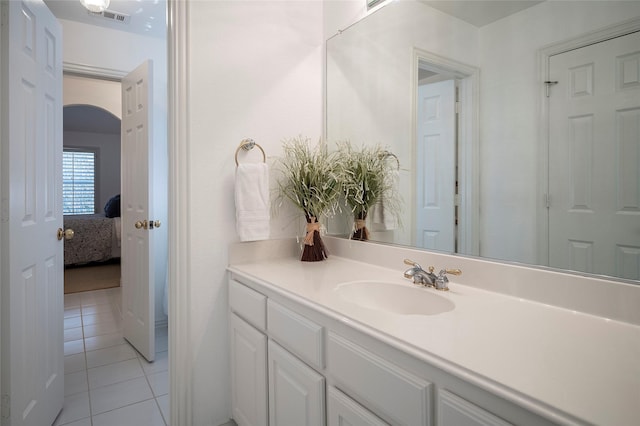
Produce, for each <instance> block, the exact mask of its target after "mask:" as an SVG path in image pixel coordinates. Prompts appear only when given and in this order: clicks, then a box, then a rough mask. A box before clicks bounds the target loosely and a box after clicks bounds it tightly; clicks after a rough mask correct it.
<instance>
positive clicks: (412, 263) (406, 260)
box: [404, 259, 422, 269]
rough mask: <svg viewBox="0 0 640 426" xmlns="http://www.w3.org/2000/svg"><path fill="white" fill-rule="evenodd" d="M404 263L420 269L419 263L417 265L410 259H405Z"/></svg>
mask: <svg viewBox="0 0 640 426" xmlns="http://www.w3.org/2000/svg"><path fill="white" fill-rule="evenodd" d="M404 264H405V265H409V266H413V267H414V268H418V269H422V267H421V266H420V265H418V264H417V263H416V262H414V261H413V260H411V259H405V260H404Z"/></svg>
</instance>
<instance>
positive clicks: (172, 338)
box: [167, 0, 193, 426]
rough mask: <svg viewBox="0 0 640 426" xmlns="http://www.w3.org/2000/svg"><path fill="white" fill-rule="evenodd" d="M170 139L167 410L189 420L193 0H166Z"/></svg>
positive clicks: (175, 419) (176, 421)
mask: <svg viewBox="0 0 640 426" xmlns="http://www.w3.org/2000/svg"><path fill="white" fill-rule="evenodd" d="M167 12H168V15H167V16H168V30H167V49H168V50H167V52H168V65H169V66H168V83H169V87H168V109H167V110H168V114H167V119H168V125H169V126H168V127H169V132H168V145H169V212H168V213H169V256H168V257H169V277H168V279H169V386H170V387H169V400H170V401H169V407H170V409H169V411H170V421H169V422H168V423H169V424H171V425H176V426H178V425H181V426H182V425H191V424H193V422H192V404H193V402H192V391H191V389H192V385H193V371H192V368H193V362H192V361H193V359H192V358H193V354H192V349H193V348H192V339H191V319H190V312H191V277H190V273H189V271H190V261H189V259H190V258H191V241H190V235H191V234H190V226H189V221H188V212H189V200H190V197H189V188H190V185H189V173H188V160H189V144H190V138H189V137H190V135H189V103H188V98H189V68H188V65H189V32H188V30H187V28H188V23H189V3H188V2H186V1H180V0H169V1H167Z"/></svg>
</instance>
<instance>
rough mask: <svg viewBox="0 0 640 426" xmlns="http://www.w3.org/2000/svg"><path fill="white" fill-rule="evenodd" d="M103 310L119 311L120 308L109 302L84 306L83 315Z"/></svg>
mask: <svg viewBox="0 0 640 426" xmlns="http://www.w3.org/2000/svg"><path fill="white" fill-rule="evenodd" d="M102 312H118V309H117V308H115V307H114V306H113V305H109V304H105V305H91V306H83V307H82V315H95V314H99V313H102Z"/></svg>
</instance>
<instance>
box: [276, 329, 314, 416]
mask: <svg viewBox="0 0 640 426" xmlns="http://www.w3.org/2000/svg"><path fill="white" fill-rule="evenodd" d="M324 413H325V409H324V377H322V376H321V375H320V374H318V373H317V372H315V371H314V370H313V369H311V367H309V366H308V365H306V364H305V363H303V362H302V361H300V360H299V359H298V358H296V357H295V356H293V355H291V354H290V353H289V352H287V351H286V350H285V349H283V348H282V347H281V346H279V345H278V344H277V343H275V342H273V341H272V340H269V424H271V425H274V426H275V425H277V426H289V425H291V426H294V425H295V426H315V425H318V426H321V425H324V424H325V415H324Z"/></svg>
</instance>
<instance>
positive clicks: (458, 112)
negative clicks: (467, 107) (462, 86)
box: [456, 101, 460, 114]
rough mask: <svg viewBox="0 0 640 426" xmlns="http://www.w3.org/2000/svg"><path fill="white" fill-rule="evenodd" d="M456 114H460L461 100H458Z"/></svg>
mask: <svg viewBox="0 0 640 426" xmlns="http://www.w3.org/2000/svg"><path fill="white" fill-rule="evenodd" d="M456 114H460V101H456Z"/></svg>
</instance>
